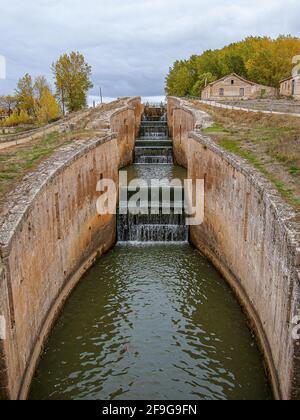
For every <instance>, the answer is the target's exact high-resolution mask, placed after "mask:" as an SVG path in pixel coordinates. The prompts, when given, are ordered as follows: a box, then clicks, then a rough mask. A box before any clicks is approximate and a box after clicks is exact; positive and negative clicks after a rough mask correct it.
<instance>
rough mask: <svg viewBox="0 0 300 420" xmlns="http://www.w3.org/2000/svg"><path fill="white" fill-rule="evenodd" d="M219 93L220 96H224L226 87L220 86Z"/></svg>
mask: <svg viewBox="0 0 300 420" xmlns="http://www.w3.org/2000/svg"><path fill="white" fill-rule="evenodd" d="M219 94H220V96H224V88H220V91H219Z"/></svg>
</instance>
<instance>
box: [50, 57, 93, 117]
mask: <svg viewBox="0 0 300 420" xmlns="http://www.w3.org/2000/svg"><path fill="white" fill-rule="evenodd" d="M52 71H53V74H54V77H55V86H56V95H57V98H58V99H59V101H60V103H61V105H62V108H63V113H65V108H67V109H68V111H69V112H72V111H77V110H79V109H81V108H83V107H85V106H86V104H87V92H88V90H89V89H90V88H92V87H93V84H92V83H91V80H90V79H91V66H89V65H88V64H87V63H86V61H85V58H84V56H83V55H82V54H80V53H79V52H72V53H71V54H69V55H68V54H64V55H62V56H61V57H60V58H59V59H58V61H57V62H56V63H53V65H52Z"/></svg>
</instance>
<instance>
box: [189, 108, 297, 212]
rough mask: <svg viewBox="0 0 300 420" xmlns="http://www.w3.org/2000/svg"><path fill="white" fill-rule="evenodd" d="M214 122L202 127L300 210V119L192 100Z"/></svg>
mask: <svg viewBox="0 0 300 420" xmlns="http://www.w3.org/2000/svg"><path fill="white" fill-rule="evenodd" d="M193 105H194V106H196V107H197V108H200V109H202V110H205V111H206V112H208V113H209V114H210V115H211V116H212V118H213V119H214V121H215V124H214V126H213V127H211V128H208V129H206V130H204V132H205V133H207V134H209V135H210V136H211V137H212V138H213V139H214V140H215V141H216V142H217V143H219V144H220V145H221V146H222V147H223V148H224V149H226V150H227V151H229V152H231V153H234V154H236V155H239V156H241V157H242V158H244V159H245V160H247V161H248V162H249V163H250V164H251V165H252V166H254V167H255V168H256V169H258V170H259V171H260V172H261V173H262V174H263V175H264V176H265V177H266V178H268V179H269V180H270V181H271V182H272V184H273V185H274V186H275V187H276V188H277V190H278V191H279V193H280V194H281V195H282V197H283V198H285V199H286V200H287V201H288V202H289V203H290V204H292V205H293V206H294V207H295V208H296V209H297V210H300V119H299V118H295V117H289V116H277V115H266V114H260V113H259V114H254V113H248V112H240V111H231V110H224V109H217V108H212V107H210V106H207V105H202V104H199V102H197V101H193Z"/></svg>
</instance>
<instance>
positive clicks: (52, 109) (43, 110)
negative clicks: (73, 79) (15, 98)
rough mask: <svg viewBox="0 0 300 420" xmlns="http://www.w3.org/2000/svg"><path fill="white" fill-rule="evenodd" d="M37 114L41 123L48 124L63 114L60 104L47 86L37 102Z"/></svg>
mask: <svg viewBox="0 0 300 420" xmlns="http://www.w3.org/2000/svg"><path fill="white" fill-rule="evenodd" d="M35 114H36V118H37V122H38V123H39V124H47V123H49V122H50V121H53V120H55V119H57V118H58V117H59V116H60V114H61V109H60V106H59V104H58V103H57V101H56V99H55V97H54V96H53V95H52V93H51V91H50V89H49V88H47V87H46V88H45V89H44V90H43V92H42V93H41V96H40V99H39V100H37V101H36V103H35Z"/></svg>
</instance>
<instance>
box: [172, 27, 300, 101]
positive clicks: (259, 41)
mask: <svg viewBox="0 0 300 420" xmlns="http://www.w3.org/2000/svg"><path fill="white" fill-rule="evenodd" d="M296 55H300V39H299V38H296V37H292V36H290V35H288V36H284V35H280V36H279V37H278V38H277V39H271V38H269V37H248V38H246V39H244V40H243V41H240V42H236V43H233V44H230V45H227V46H225V47H224V48H222V49H220V50H208V51H205V52H204V53H203V54H201V55H198V56H197V55H192V56H191V57H190V59H189V60H186V61H176V62H175V63H174V65H173V66H172V67H171V68H170V72H169V74H168V76H167V77H166V92H167V93H168V94H169V95H177V94H178V92H179V93H182V91H184V92H185V93H184V94H185V95H186V94H195V93H196V92H198V90H199V88H200V89H201V88H202V85H203V79H202V75H203V74H208V73H210V74H212V75H213V77H214V78H215V79H219V78H221V77H223V76H226V75H228V74H230V73H237V74H239V75H240V76H242V77H245V78H247V79H249V80H251V81H253V82H256V83H260V84H264V85H267V86H274V87H278V86H279V81H280V80H281V79H283V78H285V77H287V76H290V75H291V71H292V68H293V64H292V58H293V57H294V56H296ZM201 80H202V82H201ZM196 96H198V95H196Z"/></svg>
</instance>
